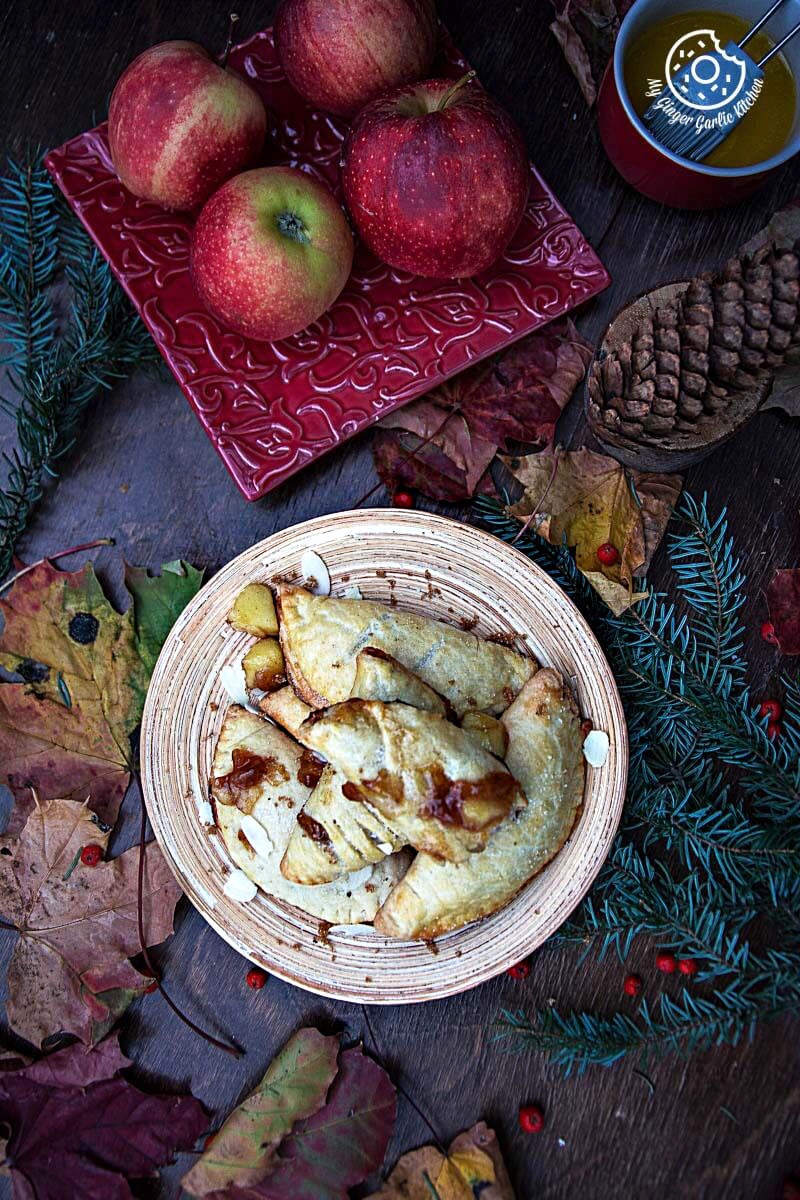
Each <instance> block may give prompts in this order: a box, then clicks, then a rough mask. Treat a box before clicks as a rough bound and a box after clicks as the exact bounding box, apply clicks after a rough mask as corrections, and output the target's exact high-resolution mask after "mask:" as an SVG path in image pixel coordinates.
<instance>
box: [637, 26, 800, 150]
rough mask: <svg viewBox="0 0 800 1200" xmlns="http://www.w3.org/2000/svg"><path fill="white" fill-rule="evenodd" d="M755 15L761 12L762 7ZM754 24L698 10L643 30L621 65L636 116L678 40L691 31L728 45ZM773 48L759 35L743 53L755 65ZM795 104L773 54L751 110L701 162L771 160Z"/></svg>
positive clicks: (785, 67) (788, 74)
mask: <svg viewBox="0 0 800 1200" xmlns="http://www.w3.org/2000/svg"><path fill="white" fill-rule="evenodd" d="M758 11H759V12H761V11H762V6H759V7H758ZM754 22H755V17H754V18H753V21H745V20H743V19H742V18H741V17H735V16H732V15H730V14H729V13H719V12H712V11H709V10H704V11H702V12H688V13H683V14H681V15H678V16H674V17H668V18H667V20H665V21H659V22H658V23H657V24H655V25H652V26H651V27H650V28H649V29H647V30H645V32H644V33H642V34H641V35H640V36H639V37H638V38H637V39H636V41H635V42H634V43H633V45H632V46H631V48H630V50H629V51H628V53H627V55H626V56H625V63H624V72H625V86H626V88H627V89H628V95H629V96H630V100H631V103H632V105H633V107H634V108H635V109H636V112H637V113H638V114H639V116H640V117H641V116H642V115H643V114H644V112H645V110H646V109H647V108H648V107H649V105H650V104H652V102H653V97H652V96H648V95H647V91H648V87H649V86H650V81H651V80H653V79H657V80H661V84H662V86H663V85H664V82H665V80H664V68H665V64H666V61H667V55H668V54H669V52H670V49H671V48H672V46H673V45H674V44H675V42H676V41H677V40H678V38H680V37H683V36H684V34H687V33H692V32H693V31H694V30H695V29H713V30H714V32H715V33H716V35H717V37H718V39H719V41H720V43H721V45H722V46H723V47H724V46H727V44H728V42H739V41H741V39H742V38H743V37H744V35H745V33H746V32H747V30H748V29H749V28H750V26H751V25H752V24H754ZM798 36H800V35H798ZM774 44H775V43H774V41H773V39H772V38H771V37H770V36H769V34H766V33H764V31H763V30H762V31H761V32H760V33H757V34H756V36H755V37H754V38H751V39H750V41H749V42H748V43H747V45H746V46H745V47H744V50H745V52H746V53H747V54H749V55H750V57H751V58H752V59H753V61H754V62H758V60H759V59H760V58H763V56H764V55H765V54H766V53H767V51H768V50H770V49H771V48H772V46H774ZM651 90H652V89H651ZM796 104H797V92H796V88H795V82H794V76H793V74H792V71H791V68H790V67H789V64H788V63H787V61H786V59H785V58H784V57H783V55H782V54H776V55H775V57H774V58H771V59H770V61H769V62H768V63H767V65H766V66H765V67H764V87H763V90H762V92H761V95H760V96H759V97H758V99H757V100H756V102H755V104H754V105H753V107H752V108H751V109H750V111H749V112H748V113H746V114H745V116H744V117H742V119H741V121H739V124H738V125H737V126H736V128H735V129H734V130H733V131H732V133H730V134H729V135H728V137H726V138H725V141H724V142H722V143H721V144H720V145H719V146H717V148H716V150H713V151H712V152H711V154H709V156H708V157H707V158H705V159H704V160H703V162H704V163H705V164H706V165H708V166H710V167H750V166H753V165H754V164H755V163H759V162H763V161H764V160H765V159H767V158H771V157H772V155H773V154H777V153H778V151H779V150H782V149H783V147H784V146H785V145H786V142H787V141H788V139H789V135H790V133H791V131H792V124H793V123H794V114H795V106H796Z"/></svg>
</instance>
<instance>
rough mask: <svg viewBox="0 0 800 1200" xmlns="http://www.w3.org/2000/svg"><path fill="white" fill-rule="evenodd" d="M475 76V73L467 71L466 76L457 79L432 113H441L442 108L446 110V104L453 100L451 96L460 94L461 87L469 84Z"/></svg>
mask: <svg viewBox="0 0 800 1200" xmlns="http://www.w3.org/2000/svg"><path fill="white" fill-rule="evenodd" d="M475 74H476V72H475V71H467V73H466V75H462V76H461V78H460V79H457V80H456V81H455V83H454V84H453V86H452V87H449V88H448V89H447V91H446V92H445V94H444V95H443V96H442V98H441V100H440V101H439V103H438V104H437V105H436V108H435V110H434V111H435V112H441V111H442V109H443V108H447V106H448V104H449V103H450V101H451V100H452V99H453V96H455V94H456V92H460V91H461V89H462V87H464V86H465V85H466V84H468V83H471V82H472V80H473V79H474V78H475Z"/></svg>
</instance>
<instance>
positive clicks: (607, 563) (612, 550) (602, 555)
mask: <svg viewBox="0 0 800 1200" xmlns="http://www.w3.org/2000/svg"><path fill="white" fill-rule="evenodd" d="M597 561H598V562H600V563H602V564H603V566H604V567H613V566H614V564H615V563H618V562H619V550H618V549H617V547H616V546H612V545H611V542H603V544H602V546H598V547H597Z"/></svg>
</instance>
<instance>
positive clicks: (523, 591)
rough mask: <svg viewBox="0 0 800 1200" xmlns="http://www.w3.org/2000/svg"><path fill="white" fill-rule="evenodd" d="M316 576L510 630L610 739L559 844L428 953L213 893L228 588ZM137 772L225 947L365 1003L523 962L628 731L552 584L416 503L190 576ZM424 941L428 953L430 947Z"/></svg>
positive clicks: (611, 778)
mask: <svg viewBox="0 0 800 1200" xmlns="http://www.w3.org/2000/svg"><path fill="white" fill-rule="evenodd" d="M309 549H311V550H315V551H316V552H317V553H318V554H320V555H321V556H322V558H323V559H324V561H325V563H326V564H327V566H328V570H329V571H330V575H331V580H332V591H333V594H334V595H340V594H341V593H342V592H343V591H344V590H346V589H347V588H348V587H353V586H354V585H357V586H358V587H359V589H360V590H361V593H362V595H363V596H364V598H365V599H374V600H380V601H384V602H389V601H396V603H397V604H398V605H399V606H400V607H401V608H407V609H410V610H412V611H416V612H420V613H424V614H425V615H427V616H431V617H436V618H438V619H440V620H443V621H450V622H452V623H453V624H459V622H461V621H463V620H465V619H466V620H467V621H472V620H473V619H475V618H476V619H477V625H476V626H475V632H476V633H479V634H483V635H488V634H497V633H504V634H507V633H512V634H516V635H517V636H518V644H519V648H520V649H525V648H527V649H528V650H529V651H530V652H532V653H533V654H535V655H536V657H537V658H538V659H539V661H540V662H541V663H543V664H545V665H550V666H554V667H557V668H558V669H559V670H560V671H562V672H563V673H564V675H565V676H566V677H568V678H569V679H570V680H571V681H572V682H573V684H574V686H575V688H576V690H577V695H578V701H579V704H580V708H581V712H582V714H583V715H584V716H587V717H590V718H591V720H592V723H593V724H594V726H595V727H596V728H598V729H604V730H606V731H607V733H608V734H609V737H610V739H611V751H610V754H609V756H608V759H607V761H606V763H605V765H604V766H603V767H601V768H599V769H596V770H595V769H592V768H590V767H588V766H587V779H586V791H585V796H584V803H583V811H582V814H581V817H580V820H579V821H578V824H577V825H576V827H575V829H574V831H573V833H572V836H571V837H570V839H569V841H568V842H567V843H566V845H565V846H564V847H563V849H562V850H561V852H560V853H559V854H558V855H557V856H556V858H555V859H554V860H553V861H552V863H550V864H549V865H548V866H547V867H546V868H545V869H544V870H543V871H542V872H541V873H540V874H539V875H537V876H536V878H535V879H534V880H533V881H532V882H531V883H530V884H529V885H528V886H527V887H526V888H524V889H523V891H522V892H521V893H520V894H519V895H518V896H517V897H516V899H514V900H513V901H512V902H511V904H509V905H507V907H506V908H504V909H502V910H501V911H500V912H498V913H495V914H494V916H492V917H488V918H486V919H484V920H482V921H477V922H474V923H473V924H471V925H468V926H465V927H464V928H463V929H459V930H456V931H455V932H453V933H450V934H447V935H445V936H444V937H441V938H438V939H437V941H436V945H435V948H434V949H432V948H431V947H429V946H427V945H425V944H423V943H421V942H400V941H395V940H392V939H389V938H384V937H381V936H380V935H378V934H376V933H375V931H374V930H373V929H372V927H371V926H352V925H351V926H334V927H333V928H332V929H330V930H329V931H326V930H323V929H321V927H320V922H319V921H318V920H317V919H316V918H314V917H310V916H308V915H307V914H305V913H304V912H301V911H300V910H299V909H296V908H294V907H293V906H291V905H288V904H285V903H282V902H280V901H276V900H273V899H271V898H270V897H268V896H266V895H263V894H262V893H259V894H258V896H257V898H256V899H255V900H253V901H251V902H250V903H248V904H242V903H240V902H238V901H234V900H231V899H229V898H228V897H226V896H225V894H224V892H223V886H224V883H225V879H226V877H227V875H228V874H229V872H230V869H231V865H230V859H229V857H228V854H227V851H226V849H225V846H224V844H223V842H222V839H221V837H220V835H219V834H218V832H217V831H216V829H215V828H214V827H213V826H212V827H209V826H207V825H205V824H204V814H205V817H206V818H208V812H209V810H208V805H207V798H208V782H209V776H210V772H211V761H212V755H213V750H214V745H215V742H216V740H217V736H218V734H219V730H220V726H221V725H222V721H223V718H224V716H225V712H226V710H227V708H228V706H229V705H230V703H231V700H230V696H229V695H228V692H227V691H226V689H225V686H224V684H223V682H222V681H221V679H220V672H221V671H222V670H223V668H224V667H225V666H227V665H230V664H237V663H238V662H239V661H240V660H241V657H242V654H243V653H244V651H245V649H246V647H247V646H248V645H249V644H250V641H251V639H249V638H248V637H247V636H246V635H245V634H241V633H237V632H236V631H235V630H233V629H231V628H230V626H228V625H227V624H226V620H225V619H226V617H227V614H228V612H229V610H230V608H231V605H232V603H233V600H234V597H235V596H236V594H237V592H238V591H239V590H240V588H241V587H243V585H244V584H246V583H249V582H251V581H254V580H260V581H264V582H268V581H270V580H272V579H273V578H274V577H275V576H282V577H286V576H289V577H291V576H295V577H297V576H299V573H300V559H301V556H302V554H303V551H305V550H309ZM141 758H142V779H143V784H144V797H145V802H146V804H147V811H148V813H149V815H150V820H151V822H152V825H153V829H154V831H155V835H156V838H157V839H158V842H159V844H160V846H161V848H162V850H163V851H164V854H165V855H166V858H167V862H168V863H169V864H170V866H171V868H172V870H173V871H174V873H175V875H176V877H177V879H178V882H179V883H180V885H181V887H182V888H183V890H184V892H185V893H186V895H187V896H188V897H189V899H190V900H191V902H192V903H193V904H194V906H195V907H196V908H197V909H198V910H199V911H200V912H201V913H202V914H203V916H204V917H205V918H206V920H207V921H208V922H209V924H210V925H212V926H213V928H214V929H216V931H217V932H218V933H219V934H221V936H222V937H223V938H225V940H226V941H228V942H230V944H231V945H232V946H234V947H235V948H236V949H237V950H238V951H239V952H240V953H241V954H243V955H245V957H247V958H249V959H251V960H252V961H253V962H255V963H258V964H259V965H260V966H263V967H264V968H265V969H266V970H268V971H270V972H272V973H273V974H275V975H278V976H280V977H281V978H282V979H285V980H287V981H288V982H290V983H294V984H296V985H297V986H298V987H301V988H305V989H306V990H308V991H311V992H316V993H317V994H319V995H323V996H332V997H336V998H338V999H340V1000H350V1001H353V1002H357V1003H365V1004H411V1003H416V1002H419V1001H422V1000H433V999H437V998H439V997H442V996H449V995H452V994H453V993H455V992H462V991H465V990H466V989H467V988H471V987H475V986H476V985H477V984H479V983H483V982H484V980H486V979H491V978H492V977H493V976H494V975H497V974H499V973H500V972H501V971H503V970H505V969H507V968H508V967H509V966H511V965H512V964H513V963H516V962H518V961H519V960H520V959H522V958H524V957H525V956H526V955H527V954H529V953H530V952H531V951H532V950H534V949H535V948H536V947H537V946H540V945H541V944H542V942H544V941H545V939H546V938H547V937H549V935H550V934H551V933H553V931H554V930H556V929H557V928H558V927H559V925H560V924H561V923H562V922H563V921H564V920H565V919H566V918H567V917H568V916H569V914H570V913H571V912H572V910H573V909H574V908H575V906H576V905H577V904H578V902H579V900H580V899H581V898H582V897H583V896H584V895H585V893H586V892H587V891H588V889H589V887H590V885H591V883H592V881H593V879H594V877H595V875H596V874H597V872H598V870H599V869H600V867H601V865H602V863H603V860H604V859H605V857H606V854H607V853H608V850H609V848H610V846H611V842H612V839H613V837H614V833H615V831H616V828H617V825H618V823H619V819H620V814H621V812H622V804H623V800H624V797H625V783H626V778H627V767H628V739H627V730H626V727H625V719H624V716H623V711H622V705H621V702H620V698H619V694H618V692H617V688H616V685H615V683H614V679H613V676H612V674H611V670H610V668H609V666H608V663H607V662H606V660H605V658H604V657H603V653H602V651H601V649H600V647H599V645H598V643H597V641H596V639H595V637H594V634H593V633H592V631H591V629H590V628H589V626H588V625H587V624H586V622H585V620H584V619H583V617H582V616H581V615H580V613H579V612H578V610H577V609H576V608H575V606H574V605H573V604H572V602H571V601H570V600H569V599H568V598H567V596H565V594H564V593H563V592H562V591H561V589H560V588H559V587H557V586H556V584H555V583H554V582H553V581H552V579H550V577H549V576H548V575H546V574H545V573H544V572H543V571H541V570H540V569H539V567H537V566H535V565H534V564H533V563H532V562H531V561H530V560H529V559H527V558H526V557H525V556H524V555H523V554H521V553H520V552H519V551H518V550H515V549H513V548H512V547H510V546H507V545H506V544H505V543H503V542H501V541H499V540H498V539H497V538H495V537H492V536H491V535H490V534H487V533H483V532H482V531H480V530H477V529H473V528H472V527H470V526H468V525H462V524H458V523H457V522H455V521H450V520H447V519H445V518H444V517H437V516H432V515H431V514H430V513H425V512H399V511H397V510H396V509H388V510H387V509H377V510H376V509H370V510H367V511H364V510H360V511H354V512H343V513H336V514H334V515H332V516H325V517H317V518H316V519H315V520H313V521H306V522H305V523H304V524H302V525H295V526H294V527H293V528H291V529H285V530H283V531H282V532H281V533H276V534H274V535H273V536H272V537H269V538H267V539H266V540H265V541H263V542H259V543H258V544H257V545H255V546H252V547H251V548H250V549H249V550H246V551H245V552H244V553H243V554H240V555H239V557H238V558H235V559H234V560H233V561H232V562H230V563H228V565H227V566H226V567H223V569H222V570H221V571H220V572H219V573H218V574H217V575H215V576H214V578H213V579H212V580H211V581H210V582H209V583H208V584H206V586H205V587H204V588H203V589H202V591H200V592H199V593H198V594H197V596H195V598H194V599H193V600H192V602H191V603H190V604H189V605H188V607H187V608H186V610H185V611H184V613H183V614H182V615H181V616H180V617H179V619H178V621H177V623H176V624H175V626H174V628H173V629H172V631H171V633H170V635H169V637H168V638H167V641H166V643H165V645H164V648H163V650H162V652H161V655H160V657H159V660H158V663H157V664H156V668H155V671H154V673H153V679H152V682H151V684H150V690H149V692H148V695H147V703H146V704H145V710H144V717H143V721H142V749H141ZM434 950H435V952H434Z"/></svg>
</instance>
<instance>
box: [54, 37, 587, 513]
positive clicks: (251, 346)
mask: <svg viewBox="0 0 800 1200" xmlns="http://www.w3.org/2000/svg"><path fill="white" fill-rule="evenodd" d="M443 40H444V41H445V43H446V45H445V48H444V50H443V52H442V57H441V59H440V61H439V63H438V64H437V67H436V69H435V71H434V72H432V74H440V75H445V74H446V75H454V76H458V75H460V74H461V73H462V72H463V71H464V69H465V66H466V63H465V61H464V59H463V58H462V57H461V56H460V55H459V54H458V52H457V51H456V50H455V49H454V48H453V47H452V46H451V45H450V44H449V42H447V39H446V35H443ZM229 61H230V64H231V66H232V67H233V68H234V69H235V70H237V71H239V72H240V73H241V74H243V75H245V76H246V77H247V78H248V79H250V80H251V81H252V82H253V84H254V85H255V86H256V88H257V89H258V91H259V92H260V93H261V95H262V97H263V98H264V102H265V104H266V105H267V109H268V111H269V113H270V138H269V143H268V150H267V158H266V159H265V161H268V162H269V163H291V164H292V165H297V166H301V167H303V169H304V170H307V171H309V172H310V173H311V174H313V175H315V176H316V177H317V178H319V179H321V180H323V181H324V182H325V183H327V184H329V185H330V186H331V187H333V188H334V189H335V190H336V191H337V194H338V191H339V186H338V164H339V156H340V150H341V145H342V141H343V139H344V136H345V134H346V132H347V125H346V123H345V122H344V121H342V120H341V119H340V118H338V117H332V116H329V115H327V114H325V113H321V112H317V111H315V110H313V109H311V108H309V107H308V105H306V104H305V103H304V102H303V101H302V100H301V99H300V98H299V97H298V96H297V94H296V93H295V92H293V91H292V89H291V88H290V86H289V84H288V83H287V82H286V79H285V77H284V75H283V73H282V71H281V69H280V66H279V64H278V62H277V58H276V55H275V50H274V47H273V42H272V31H271V30H267V31H266V32H264V33H260V34H257V35H256V36H255V37H253V38H251V39H250V40H249V41H248V42H245V43H243V44H242V45H241V46H238V47H236V48H235V49H234V50H233V51H232V53H231V56H230V60H229ZM46 163H47V166H48V168H49V170H50V172H51V174H52V175H53V177H54V178H55V180H56V182H57V183H58V185H59V187H60V188H61V190H62V191H63V193H64V195H65V196H66V198H67V200H68V201H69V203H70V204H71V206H72V207H73V209H74V210H75V212H76V213H77V214H78V216H79V217H80V219H81V221H82V222H83V224H84V225H85V226H86V229H87V230H88V231H89V233H90V234H91V236H92V237H93V238H94V240H95V242H96V243H97V245H98V246H99V247H100V249H101V250H102V252H103V254H104V255H105V256H106V258H107V259H108V261H109V264H110V265H111V269H112V271H113V272H114V274H115V275H116V277H117V279H118V280H119V281H120V283H121V284H122V286H123V287H124V288H125V290H126V292H127V293H128V295H129V296H130V298H131V300H132V301H133V303H134V304H135V306H136V308H137V309H138V311H139V313H140V314H141V316H142V319H143V320H144V322H145V324H146V325H147V327H148V329H149V330H150V332H151V334H152V335H153V337H154V338H155V341H156V343H157V345H158V348H159V350H160V351H161V353H162V354H163V356H164V358H165V359H166V361H167V363H168V364H169V366H170V368H171V370H172V372H173V374H174V375H175V378H176V379H177V381H178V383H179V384H180V386H181V388H182V389H183V391H184V393H185V395H186V397H187V399H188V401H189V403H190V404H191V406H192V408H193V409H194V411H195V412H196V413H197V416H198V417H199V418H200V421H201V422H202V424H203V427H204V429H205V430H206V432H207V433H208V436H209V437H210V438H211V441H212V442H213V444H214V446H215V447H216V449H217V451H218V453H219V454H220V456H221V457H222V459H223V461H224V463H225V465H226V466H227V468H228V470H229V471H230V473H231V475H232V476H233V478H234V480H235V482H236V484H237V485H238V487H239V489H240V491H241V492H242V494H243V495H244V496H245V497H246V498H247V499H248V500H255V499H256V498H257V497H259V496H263V495H264V493H265V492H268V491H269V490H270V489H271V488H273V487H275V486H276V485H277V484H279V483H281V482H282V481H283V480H284V479H288V478H289V476H290V475H293V474H294V472H295V471H299V470H300V469H301V467H304V466H305V465H306V464H307V463H309V462H311V461H313V460H314V459H315V458H319V457H320V455H322V454H325V453H327V451H329V450H331V449H333V447H334V446H337V445H339V443H341V442H343V441H345V440H346V439H347V438H349V437H352V436H353V434H355V433H357V432H358V431H359V430H361V429H363V428H365V427H366V426H368V425H371V424H373V423H374V422H375V421H378V420H380V418H381V417H383V416H385V415H386V414H387V413H390V412H392V410H393V409H396V408H398V407H399V406H400V405H402V404H405V403H406V402H407V401H408V400H411V399H412V398H413V397H415V396H419V395H420V394H421V393H423V392H427V391H429V390H430V389H431V388H433V387H435V386H436V385H437V384H439V383H441V382H442V380H444V379H447V378H448V377H449V376H451V375H455V374H456V373H457V372H458V371H462V370H463V369H464V368H465V367H466V366H468V365H469V364H470V363H474V362H475V361H477V360H478V359H480V358H484V357H485V356H486V355H488V354H494V353H496V352H497V351H499V350H502V348H503V347H504V346H507V345H508V344H509V343H510V342H513V341H514V340H515V339H516V338H519V337H522V336H523V335H524V334H526V333H529V332H530V331H531V330H533V329H536V328H537V327H538V326H540V325H543V324H544V323H545V322H547V321H551V320H553V318H554V317H557V316H560V315H561V314H562V313H565V312H567V311H569V310H570V309H572V308H574V307H575V306H576V305H578V304H581V303H582V302H583V301H584V300H587V299H588V298H589V297H590V296H593V295H595V293H596V292H599V291H600V290H601V289H602V288H604V287H606V286H607V284H608V282H609V277H608V274H607V273H606V270H605V268H604V267H603V265H602V263H601V262H600V261H599V259H598V258H597V255H596V254H595V253H594V251H593V250H592V248H591V246H589V245H588V243H587V242H586V240H585V239H584V237H583V235H582V234H581V232H580V230H579V229H578V228H577V227H576V226H575V224H574V222H573V221H572V220H571V218H570V217H569V216H568V215H567V213H566V212H565V211H564V209H563V208H562V207H561V206H560V205H559V203H558V201H557V200H556V199H555V197H554V196H553V194H552V192H551V191H550V190H549V188H548V187H547V185H546V184H545V183H544V181H543V180H542V179H541V177H540V175H539V174H538V172H537V171H536V169H535V168H533V167H532V168H531V197H530V202H529V204H528V209H527V212H526V214H525V217H524V220H523V222H522V225H521V226H520V229H519V231H518V232H517V234H516V236H515V238H514V240H513V243H512V245H511V246H510V247H509V250H508V252H507V253H506V255H505V256H504V257H503V258H502V259H500V261H499V262H497V263H496V264H495V265H494V266H493V267H492V268H491V269H490V270H488V271H485V272H484V273H483V274H482V275H479V276H476V277H475V278H474V279H467V280H458V281H451V280H431V279H422V278H419V277H415V276H412V275H409V274H407V273H405V272H403V271H395V270H393V269H392V268H391V267H387V266H386V265H385V264H384V263H381V262H378V261H377V259H375V258H373V257H372V255H370V254H369V252H368V251H366V250H365V249H364V248H363V247H360V248H359V249H358V250H357V253H356V259H355V264H354V267H353V274H352V276H351V277H350V280H349V282H348V284H347V287H346V288H345V290H344V291H343V293H342V295H341V296H340V297H339V299H338V300H337V302H336V304H335V305H334V306H333V308H331V309H330V310H329V311H328V312H327V313H325V314H324V316H323V317H322V318H321V319H320V320H319V321H317V322H315V324H313V325H311V326H309V328H308V329H305V330H303V332H302V333H299V334H295V336H294V337H291V338H286V339H285V340H283V341H280V342H274V343H269V342H255V341H248V340H247V339H245V338H242V337H240V336H239V334H237V333H233V332H231V331H230V330H227V329H225V328H224V327H223V326H222V325H220V324H219V322H217V321H216V320H214V318H213V317H211V316H210V315H209V314H208V313H207V312H206V311H205V310H204V309H203V308H202V307H201V305H200V303H199V301H198V299H197V297H196V295H195V293H194V290H193V288H192V284H191V281H190V279H189V273H188V269H187V268H188V258H189V231H190V229H191V218H189V217H185V216H176V215H174V214H172V213H167V212H165V211H164V210H163V209H160V208H159V207H158V206H157V205H155V204H150V203H147V202H145V201H141V200H137V199H135V198H134V197H133V196H132V195H131V194H130V192H128V191H126V189H125V188H124V187H123V186H122V184H121V183H120V182H119V180H118V179H117V177H116V175H115V174H114V171H113V168H112V165H111V160H110V157H109V152H108V139H107V129H106V126H105V125H100V126H98V128H97V129H92V130H90V131H89V132H88V133H84V134H81V136H80V137H77V138H73V140H72V141H70V142H67V143H66V144H65V145H63V146H61V147H59V148H58V149H57V150H52V151H51V152H50V153H49V154H48V155H47V158H46Z"/></svg>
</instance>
